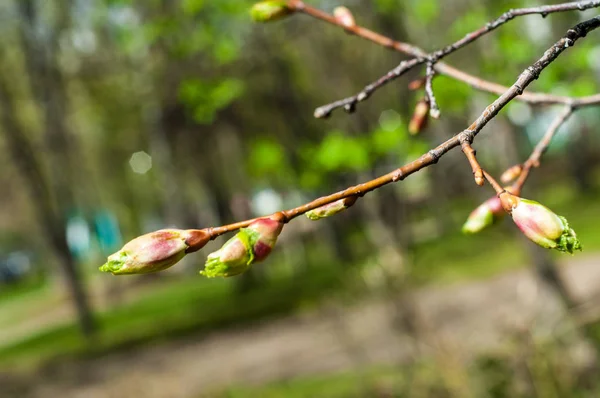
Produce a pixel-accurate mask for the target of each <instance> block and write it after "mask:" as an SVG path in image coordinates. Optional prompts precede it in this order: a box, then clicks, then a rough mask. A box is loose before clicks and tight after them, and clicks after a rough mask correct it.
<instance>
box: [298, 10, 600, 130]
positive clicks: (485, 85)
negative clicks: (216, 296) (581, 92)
mask: <svg viewBox="0 0 600 398" xmlns="http://www.w3.org/2000/svg"><path fill="white" fill-rule="evenodd" d="M599 6H600V1H599V0H595V1H580V2H570V3H563V4H556V5H547V6H540V7H531V8H520V9H515V10H509V11H507V12H505V13H504V14H502V15H501V16H500V17H498V18H496V19H495V20H494V21H492V22H489V23H487V24H486V25H485V26H483V27H481V28H479V29H478V30H476V31H474V32H471V33H469V34H467V35H466V36H465V37H463V38H462V39H460V40H458V41H456V42H454V43H453V44H450V45H448V46H446V47H444V48H443V49H440V50H437V51H434V52H432V53H427V52H426V51H424V50H423V49H421V48H419V47H417V46H415V45H412V44H409V43H404V42H400V41H396V40H392V39H391V38H389V37H386V36H384V35H382V34H379V33H376V32H373V31H371V30H369V29H366V28H364V27H361V26H358V25H344V24H343V23H342V22H340V21H339V20H337V19H336V18H335V17H333V16H332V15H329V14H327V13H326V12H323V11H321V10H319V9H317V8H314V7H311V6H309V5H307V4H305V3H304V2H302V1H300V0H289V1H288V7H289V8H291V9H293V10H295V11H297V12H302V13H304V14H306V15H309V16H311V17H313V18H316V19H319V20H321V21H324V22H327V23H330V24H332V25H336V26H339V27H341V28H342V29H344V30H345V31H346V32H348V33H351V34H354V35H356V36H359V37H362V38H364V39H367V40H369V41H372V42H374V43H377V44H379V45H381V46H383V47H386V48H389V49H392V50H395V51H397V52H401V53H404V54H407V55H410V56H412V57H414V58H413V59H410V60H408V61H402V62H401V63H400V64H399V65H398V66H397V67H396V68H394V69H392V70H391V71H390V72H388V73H387V74H386V75H384V76H383V77H381V78H380V79H378V80H377V81H375V82H373V83H371V84H369V85H368V86H366V87H365V89H363V91H361V92H360V93H358V94H356V95H353V96H351V97H347V98H344V99H342V100H339V101H335V102H332V103H330V104H327V105H323V106H321V107H319V108H317V109H316V110H315V112H314V115H315V117H317V118H322V117H327V116H329V115H330V114H331V112H332V111H333V110H335V109H337V108H340V107H344V109H345V110H346V111H347V112H353V111H354V109H355V107H356V104H357V103H358V102H360V101H363V100H365V99H366V98H368V97H369V96H370V95H371V94H372V93H373V92H374V91H376V90H377V89H379V88H380V87H382V86H384V85H385V84H387V83H389V82H390V81H392V80H394V79H396V78H397V77H399V76H401V75H402V74H404V73H406V72H407V71H408V70H410V69H412V68H414V67H416V66H417V65H420V64H423V63H426V62H427V63H430V64H432V67H433V69H434V70H435V72H436V73H439V74H442V75H445V76H448V77H451V78H453V79H455V80H459V81H462V82H464V83H466V84H468V85H470V86H471V87H473V88H475V89H478V90H481V91H486V92H489V93H493V94H497V95H501V94H502V93H504V92H505V91H506V90H508V87H505V86H502V85H500V84H497V83H493V82H490V81H487V80H484V79H481V78H479V77H476V76H473V75H470V74H468V73H466V72H463V71H461V70H459V69H456V68H454V67H452V66H450V65H448V64H446V63H443V62H439V60H440V59H442V58H444V57H445V56H447V55H449V54H451V53H453V52H455V51H457V50H458V49H460V48H463V47H465V46H466V45H467V44H469V43H472V42H473V41H475V40H477V39H479V38H481V37H482V36H484V35H485V34H487V33H489V32H491V31H492V30H494V29H496V28H498V27H499V26H501V25H503V24H505V23H506V22H508V21H510V20H512V19H513V18H515V17H518V16H523V15H531V14H539V15H542V16H543V17H545V16H546V15H548V14H551V13H556V12H564V11H572V10H580V11H583V10H586V9H590V8H595V7H599ZM519 100H520V101H523V102H528V103H532V104H571V103H576V105H575V106H587V105H595V104H597V103H599V102H600V94H597V95H593V96H588V97H581V98H578V99H577V98H572V97H568V96H559V95H552V94H544V93H535V92H531V93H523V94H522V95H521V96H520V97H519ZM432 110H433V108H432ZM433 113H435V111H433V112H432V114H433Z"/></svg>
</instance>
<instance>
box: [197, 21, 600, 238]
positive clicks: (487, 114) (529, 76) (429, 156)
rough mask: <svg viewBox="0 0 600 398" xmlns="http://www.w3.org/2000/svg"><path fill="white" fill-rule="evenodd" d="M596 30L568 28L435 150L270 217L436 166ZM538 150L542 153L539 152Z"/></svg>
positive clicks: (585, 25)
mask: <svg viewBox="0 0 600 398" xmlns="http://www.w3.org/2000/svg"><path fill="white" fill-rule="evenodd" d="M598 27H600V16H597V17H595V18H592V19H589V20H587V21H584V22H581V23H579V24H577V25H576V26H574V27H573V28H572V29H569V30H568V32H567V34H566V35H565V36H564V37H562V38H561V39H560V40H558V41H557V42H556V43H555V44H554V45H552V46H551V47H550V48H549V49H548V50H547V51H546V52H545V53H544V55H543V56H542V57H541V58H540V59H538V60H537V61H536V62H535V63H534V64H532V65H531V66H529V67H528V68H527V69H525V70H524V71H523V72H522V73H521V74H520V75H519V77H518V79H517V81H516V82H515V83H514V84H513V85H512V86H511V87H510V88H508V89H507V90H506V91H505V92H503V93H502V95H500V97H498V98H497V99H496V100H495V101H494V102H492V103H491V104H490V105H489V106H488V107H486V108H485V110H484V111H483V112H482V113H481V115H480V116H479V117H478V118H477V119H476V120H475V121H474V122H473V123H472V124H471V125H470V126H469V127H468V128H467V129H465V130H464V131H462V132H461V133H458V134H456V135H454V136H453V137H452V138H450V139H448V140H446V141H445V142H443V143H442V144H440V145H438V146H437V147H436V148H434V149H432V150H430V151H428V152H427V153H425V154H423V155H421V156H420V157H419V158H418V159H416V160H413V161H412V162H409V163H407V164H405V165H404V166H402V167H400V168H398V169H396V170H394V171H392V172H390V173H387V174H385V175H383V176H380V177H378V178H375V179H373V180H371V181H368V182H365V183H362V184H358V185H355V186H353V187H349V188H347V189H344V190H342V191H339V192H336V193H333V194H331V195H328V196H323V197H321V198H318V199H315V200H313V201H311V202H308V203H306V204H304V205H301V206H298V207H296V208H293V209H290V210H285V211H281V212H277V213H275V214H273V215H271V216H270V218H272V219H274V220H277V221H281V222H284V223H287V222H289V221H290V220H292V219H294V218H296V217H298V216H299V215H302V214H304V213H306V212H308V211H310V210H313V209H316V208H318V207H321V206H324V205H326V204H329V203H332V202H335V201H337V200H340V199H344V198H347V197H350V196H356V197H361V196H364V195H365V194H367V193H368V192H371V191H373V190H375V189H378V188H380V187H382V186H384V185H387V184H389V183H392V182H396V181H400V180H403V179H405V178H406V177H408V176H409V175H411V174H413V173H415V172H417V171H419V170H421V169H423V168H425V167H428V166H430V165H432V164H434V163H437V161H438V160H439V159H440V158H441V157H442V156H443V155H444V154H445V153H447V152H448V151H450V150H451V149H453V148H456V147H457V146H459V145H461V144H462V143H463V142H464V141H467V142H469V144H470V142H471V141H472V139H474V138H475V136H476V135H477V134H478V133H479V132H480V131H481V130H482V129H483V127H484V126H485V125H486V124H487V123H488V122H489V121H490V120H492V119H493V118H494V117H495V116H496V115H497V114H498V112H499V111H500V110H501V109H502V108H504V106H506V104H508V103H509V102H510V101H512V100H513V99H515V98H516V97H517V96H519V95H520V94H521V93H522V92H523V89H525V88H526V87H527V86H529V84H530V83H531V82H532V81H533V80H535V79H537V77H538V76H539V74H540V73H541V72H542V71H543V70H544V69H545V68H546V67H547V66H548V65H549V64H550V63H552V61H554V60H555V59H556V58H557V57H558V56H559V55H560V54H561V53H562V52H563V51H565V49H567V48H568V47H570V46H572V45H573V44H574V43H575V42H576V41H577V40H578V39H580V38H582V37H584V36H585V35H586V34H587V33H589V32H591V31H592V30H594V29H596V28H598ZM565 118H566V117H565ZM471 137H472V138H471ZM466 138H468V139H466ZM540 151H541V152H543V150H540ZM541 152H540V153H541ZM536 156H537V155H536ZM540 156H541V155H540ZM482 172H483V175H484V177H485V178H486V179H487V180H488V182H489V183H490V184H491V185H492V187H493V188H494V189H495V190H496V192H497V193H498V194H499V195H502V196H508V195H503V194H504V193H505V192H506V191H505V190H504V189H503V188H502V187H501V186H500V185H499V184H498V183H497V182H496V181H495V180H494V179H493V178H492V177H491V176H490V175H489V174H488V173H486V172H485V171H482ZM255 220H256V219H250V220H245V221H240V222H237V223H234V224H229V225H223V226H220V227H211V228H206V229H204V230H202V231H203V232H205V233H206V235H207V236H208V237H210V239H211V240H212V239H214V238H216V237H217V236H220V235H222V234H225V233H227V232H232V231H235V230H238V229H239V228H244V227H247V226H248V225H250V224H251V223H252V222H254V221H255Z"/></svg>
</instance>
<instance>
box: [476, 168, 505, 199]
mask: <svg viewBox="0 0 600 398" xmlns="http://www.w3.org/2000/svg"><path fill="white" fill-rule="evenodd" d="M482 173H483V175H484V177H485V179H486V180H487V182H489V183H490V185H491V186H492V188H494V191H496V194H498V195H500V194H503V193H505V192H506V190H505V189H504V188H502V186H501V185H500V184H498V181H496V180H495V179H494V177H492V176H491V175H490V174H489V173H488V172H487V171H485V170H483V171H482Z"/></svg>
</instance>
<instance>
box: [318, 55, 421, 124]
mask: <svg viewBox="0 0 600 398" xmlns="http://www.w3.org/2000/svg"><path fill="white" fill-rule="evenodd" d="M424 61H425V60H422V59H418V58H413V59H411V60H408V61H402V62H401V63H400V65H398V66H397V67H396V68H394V69H392V70H391V71H389V72H388V73H387V74H385V75H384V76H382V77H380V78H379V79H377V80H376V81H374V82H373V83H371V84H369V85H367V86H365V88H363V89H362V91H361V92H360V93H358V94H356V95H353V96H352V97H348V98H344V99H342V100H339V101H335V102H332V103H330V104H327V105H323V106H320V107H318V108H317V109H315V113H314V116H315V117H316V118H319V119H320V118H326V117H328V116H329V115H331V112H332V111H334V110H335V109H337V108H341V107H344V110H345V111H346V112H348V113H352V112H354V110H355V109H356V104H357V103H358V102H360V101H364V100H366V99H367V98H369V97H370V96H371V94H372V93H373V92H374V91H375V90H377V89H379V88H380V87H382V86H384V85H386V84H387V83H389V82H391V81H392V80H395V79H397V78H398V77H400V76H402V75H403V74H405V73H406V72H408V71H409V70H411V69H412V68H414V67H415V66H417V65H419V64H422V63H423V62H424Z"/></svg>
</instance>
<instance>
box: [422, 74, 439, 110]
mask: <svg viewBox="0 0 600 398" xmlns="http://www.w3.org/2000/svg"><path fill="white" fill-rule="evenodd" d="M433 65H434V63H433V62H427V71H426V74H425V95H426V96H427V101H429V114H430V115H431V117H432V118H434V119H438V118H439V117H440V108H439V107H438V104H437V101H436V100H435V95H434V94H433V76H434V75H435V69H433Z"/></svg>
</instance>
